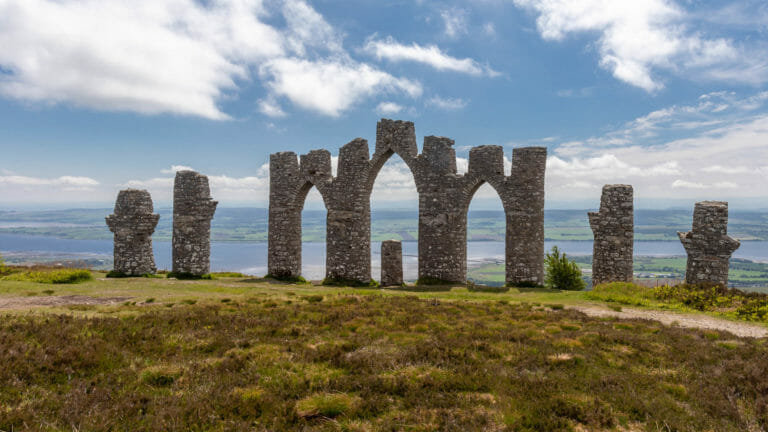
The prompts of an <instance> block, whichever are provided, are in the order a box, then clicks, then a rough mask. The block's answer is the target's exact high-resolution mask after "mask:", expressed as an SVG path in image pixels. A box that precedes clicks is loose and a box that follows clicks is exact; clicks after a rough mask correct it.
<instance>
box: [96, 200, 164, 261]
mask: <svg viewBox="0 0 768 432" xmlns="http://www.w3.org/2000/svg"><path fill="white" fill-rule="evenodd" d="M153 211H154V208H153V206H152V197H151V196H150V195H149V192H147V191H146V190H138V189H125V190H121V191H120V192H119V193H118V194H117V201H115V212H114V214H111V215H109V216H107V217H106V221H107V226H108V227H109V230H110V231H112V232H113V233H115V237H114V261H115V262H114V270H115V271H116V272H119V273H123V274H125V275H129V276H141V275H144V274H154V273H155V272H156V271H157V268H156V267H155V258H154V255H153V253H152V233H154V232H155V227H156V226H157V222H158V221H159V220H160V215H158V214H153V213H152V212H153Z"/></svg>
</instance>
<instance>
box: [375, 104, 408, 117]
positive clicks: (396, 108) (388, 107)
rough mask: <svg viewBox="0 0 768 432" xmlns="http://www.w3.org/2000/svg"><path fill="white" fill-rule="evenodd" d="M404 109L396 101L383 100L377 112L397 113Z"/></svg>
mask: <svg viewBox="0 0 768 432" xmlns="http://www.w3.org/2000/svg"><path fill="white" fill-rule="evenodd" d="M402 110H403V107H402V106H401V105H399V104H396V103H394V102H382V103H380V104H379V105H378V106H377V107H376V112H377V113H379V114H384V115H388V114H397V113H399V112H400V111H402Z"/></svg>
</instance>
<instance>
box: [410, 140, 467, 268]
mask: <svg viewBox="0 0 768 432" xmlns="http://www.w3.org/2000/svg"><path fill="white" fill-rule="evenodd" d="M452 146H453V140H451V139H449V138H444V137H434V136H428V137H425V138H424V149H423V151H422V154H421V155H420V156H419V160H418V161H419V164H418V169H417V171H416V175H415V177H416V182H417V185H419V279H421V280H429V279H433V280H438V281H445V282H455V283H464V282H465V281H466V278H467V255H466V254H467V242H466V239H467V209H466V206H465V204H464V200H463V197H464V184H463V182H462V177H461V176H459V175H457V174H456V152H455V150H454V149H453V147H452Z"/></svg>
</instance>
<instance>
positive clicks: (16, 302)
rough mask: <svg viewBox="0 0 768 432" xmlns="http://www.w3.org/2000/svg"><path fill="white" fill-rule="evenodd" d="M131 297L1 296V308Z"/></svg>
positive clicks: (110, 302) (105, 301)
mask: <svg viewBox="0 0 768 432" xmlns="http://www.w3.org/2000/svg"><path fill="white" fill-rule="evenodd" d="M130 298H131V297H89V296H84V295H68V296H45V297H43V296H34V297H0V309H23V308H28V307H35V306H69V305H113V304H117V303H120V302H124V301H126V300H128V299H130Z"/></svg>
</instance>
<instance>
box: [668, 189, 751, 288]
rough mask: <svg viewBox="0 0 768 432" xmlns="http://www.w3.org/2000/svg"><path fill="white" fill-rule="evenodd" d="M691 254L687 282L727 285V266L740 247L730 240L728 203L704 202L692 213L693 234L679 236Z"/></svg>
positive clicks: (738, 243) (735, 241)
mask: <svg viewBox="0 0 768 432" xmlns="http://www.w3.org/2000/svg"><path fill="white" fill-rule="evenodd" d="M677 235H678V237H680V241H681V242H682V243H683V247H685V251H686V252H687V253H688V265H687V266H686V269H685V282H686V283H689V284H716V285H722V286H727V285H728V263H729V261H730V259H731V255H732V254H733V252H734V251H735V250H736V249H738V248H739V246H741V243H740V242H739V241H738V240H734V239H733V238H731V237H729V236H728V203H727V202H722V201H702V202H698V203H696V206H695V207H694V209H693V230H692V231H688V232H685V233H683V232H678V233H677Z"/></svg>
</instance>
